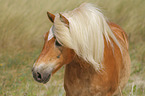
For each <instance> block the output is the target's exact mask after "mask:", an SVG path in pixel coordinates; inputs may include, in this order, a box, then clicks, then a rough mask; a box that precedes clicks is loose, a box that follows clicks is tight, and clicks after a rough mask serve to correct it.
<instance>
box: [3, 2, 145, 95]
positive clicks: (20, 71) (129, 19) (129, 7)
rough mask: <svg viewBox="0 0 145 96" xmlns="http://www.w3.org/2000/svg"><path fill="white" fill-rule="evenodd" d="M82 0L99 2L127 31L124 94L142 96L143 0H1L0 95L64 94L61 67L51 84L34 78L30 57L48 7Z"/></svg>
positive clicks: (35, 53) (144, 75) (44, 27)
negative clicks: (128, 58) (127, 72)
mask: <svg viewBox="0 0 145 96" xmlns="http://www.w3.org/2000/svg"><path fill="white" fill-rule="evenodd" d="M83 2H89V3H93V4H95V5H98V6H99V8H100V9H102V12H103V13H104V14H105V16H106V17H108V19H109V20H110V21H113V22H115V23H116V24H118V25H120V26H121V27H122V28H123V29H124V30H125V31H126V32H127V34H128V36H129V44H130V48H129V52H130V56H131V61H132V63H131V65H132V66H131V69H132V70H131V77H130V79H129V82H128V84H127V85H126V87H125V89H124V91H123V95H124V96H145V92H144V91H145V0H41V1H40V0H0V96H64V95H65V92H64V89H63V74H64V67H63V68H61V70H59V71H58V72H57V73H56V74H55V75H54V76H53V77H52V78H51V80H50V82H49V85H45V86H44V85H43V84H39V83H37V82H36V81H34V79H33V77H32V73H31V68H32V66H33V63H34V60H35V59H36V58H37V57H38V56H39V54H40V52H41V49H42V46H43V42H44V40H43V34H44V33H45V32H47V31H48V30H49V28H50V27H51V25H52V23H51V22H50V21H49V20H48V18H47V15H46V12H47V11H49V12H52V13H58V12H63V11H69V10H72V9H74V8H76V7H78V6H79V5H80V4H81V3H83Z"/></svg>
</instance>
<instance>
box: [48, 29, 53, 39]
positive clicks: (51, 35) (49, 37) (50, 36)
mask: <svg viewBox="0 0 145 96" xmlns="http://www.w3.org/2000/svg"><path fill="white" fill-rule="evenodd" d="M52 29H53V28H52V27H51V28H50V30H49V35H48V41H49V40H51V39H52V38H53V37H54V36H53V31H52Z"/></svg>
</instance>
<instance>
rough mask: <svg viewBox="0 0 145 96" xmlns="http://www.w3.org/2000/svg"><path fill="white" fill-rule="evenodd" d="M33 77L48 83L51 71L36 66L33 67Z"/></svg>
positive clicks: (40, 81)
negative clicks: (40, 69)
mask: <svg viewBox="0 0 145 96" xmlns="http://www.w3.org/2000/svg"><path fill="white" fill-rule="evenodd" d="M32 74H33V78H34V79H35V80H36V81H37V82H39V83H44V84H45V83H47V82H48V81H49V80H50V77H51V72H50V71H47V70H44V71H43V70H42V71H39V70H36V69H35V68H33V69H32Z"/></svg>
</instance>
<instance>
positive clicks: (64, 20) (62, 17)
mask: <svg viewBox="0 0 145 96" xmlns="http://www.w3.org/2000/svg"><path fill="white" fill-rule="evenodd" d="M59 15H60V20H61V22H63V23H64V24H65V25H66V27H69V21H68V20H67V19H66V18H65V17H64V16H63V15H62V14H60V13H59Z"/></svg>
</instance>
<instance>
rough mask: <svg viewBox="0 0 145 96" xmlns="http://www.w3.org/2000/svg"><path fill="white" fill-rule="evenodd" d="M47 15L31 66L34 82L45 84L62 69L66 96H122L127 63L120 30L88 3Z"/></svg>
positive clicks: (124, 43)
mask: <svg viewBox="0 0 145 96" xmlns="http://www.w3.org/2000/svg"><path fill="white" fill-rule="evenodd" d="M47 15H48V18H49V19H50V21H51V22H52V23H53V25H52V27H51V28H50V30H49V31H48V32H47V33H46V34H45V36H44V40H45V42H44V46H43V49H42V52H41V53H40V56H39V57H38V59H37V60H36V61H35V63H34V65H33V68H32V73H33V77H34V79H35V80H36V81H37V82H40V83H44V84H45V83H47V82H48V81H49V80H50V78H51V76H52V75H53V74H54V73H55V72H57V70H59V69H60V68H61V67H62V66H65V74H64V89H65V91H66V96H116V95H122V90H123V88H124V87H125V85H126V84H127V82H128V79H129V76H130V63H131V61H130V56H129V52H128V47H129V44H128V39H127V35H126V33H125V32H124V30H123V29H122V28H121V27H120V26H119V25H117V24H115V23H113V22H110V21H109V20H108V19H107V18H106V17H105V16H104V15H103V13H102V12H101V11H100V9H98V8H97V7H95V5H93V4H90V3H83V4H81V5H80V6H79V7H78V8H75V9H74V10H72V11H68V12H64V13H57V14H55V15H54V14H52V13H50V12H47Z"/></svg>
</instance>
